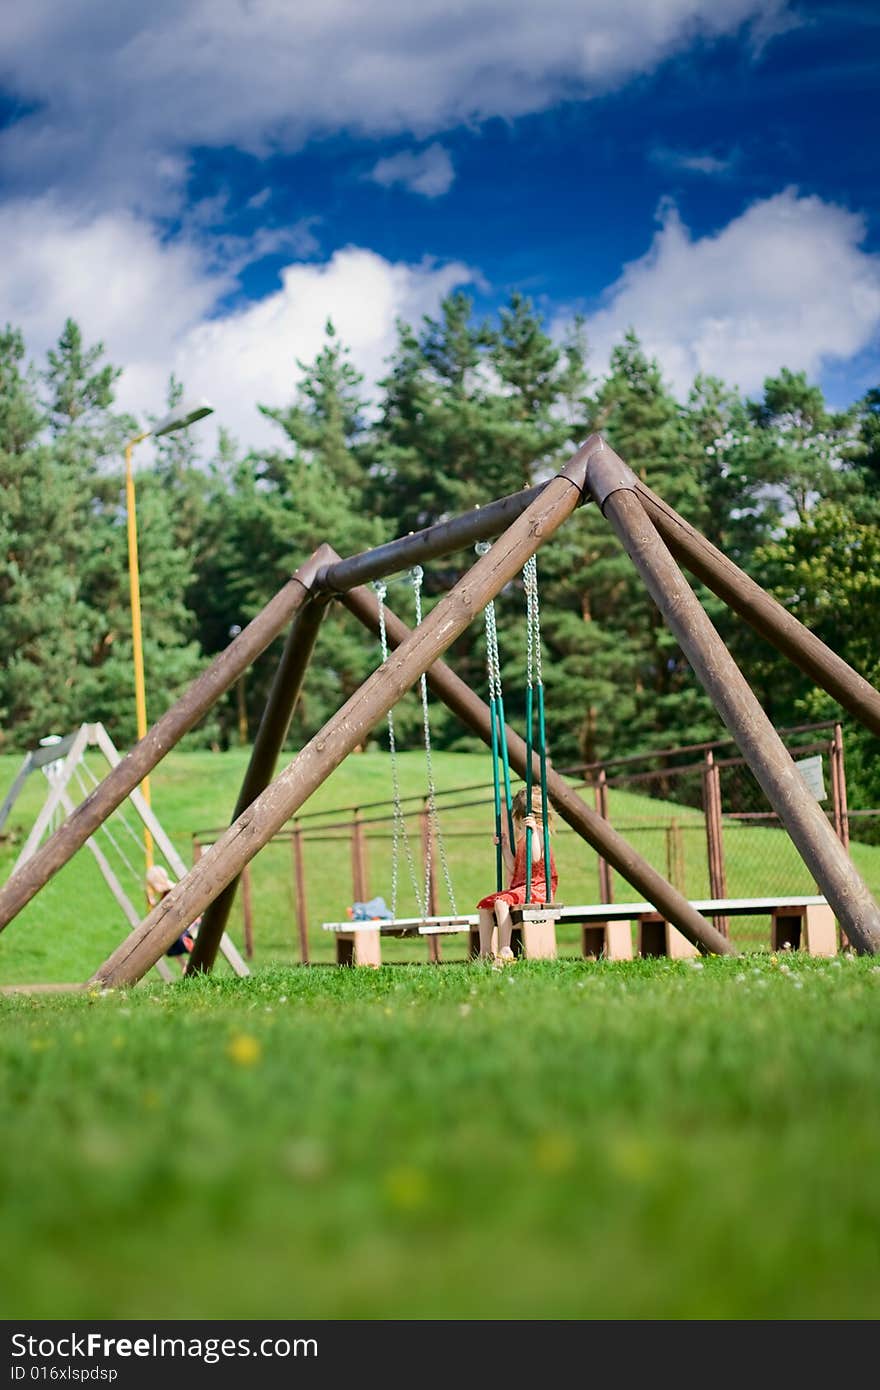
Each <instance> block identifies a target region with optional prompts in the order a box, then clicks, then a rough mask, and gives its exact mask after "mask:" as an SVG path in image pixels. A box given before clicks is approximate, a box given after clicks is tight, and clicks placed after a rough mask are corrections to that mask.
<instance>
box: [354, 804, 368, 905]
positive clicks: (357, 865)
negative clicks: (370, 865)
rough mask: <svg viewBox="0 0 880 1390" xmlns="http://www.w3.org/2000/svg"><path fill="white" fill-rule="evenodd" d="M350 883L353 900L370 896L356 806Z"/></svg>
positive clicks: (361, 901)
mask: <svg viewBox="0 0 880 1390" xmlns="http://www.w3.org/2000/svg"><path fill="white" fill-rule="evenodd" d="M351 883H352V888H353V890H354V901H355V902H356V903H365V902H366V901H367V899H368V898H369V896H370V895H369V891H368V889H367V847H366V843H365V841H364V824H363V820H362V818H361V813H360V807H357V806H356V807H355V812H354V820H353V821H352V823H351Z"/></svg>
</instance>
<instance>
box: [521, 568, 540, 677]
mask: <svg viewBox="0 0 880 1390" xmlns="http://www.w3.org/2000/svg"><path fill="white" fill-rule="evenodd" d="M523 585H524V587H525V591H526V681H527V682H528V684H529V685H531V684H532V675H533V673H534V684H535V685H542V684H543V679H542V673H541V615H540V609H539V604H538V562H537V560H536V559H535V556H534V555H530V556H529V558H528V560H526V562H525V564H524V565H523Z"/></svg>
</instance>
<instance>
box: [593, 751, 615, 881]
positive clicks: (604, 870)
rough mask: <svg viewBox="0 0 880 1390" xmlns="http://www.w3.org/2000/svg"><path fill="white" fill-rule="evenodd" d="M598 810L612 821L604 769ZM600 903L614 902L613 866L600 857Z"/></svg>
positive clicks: (598, 783)
mask: <svg viewBox="0 0 880 1390" xmlns="http://www.w3.org/2000/svg"><path fill="white" fill-rule="evenodd" d="M595 794H596V810H597V811H598V812H599V815H600V816H601V817H602V819H603V820H604V821H610V819H611V818H610V816H609V813H608V774H607V773H606V771H605V769H604V767H600V768H599V775H598V777H597V778H596V793H595ZM599 901H600V903H613V902H614V878H613V875H612V873H611V865H610V864H609V863H608V860H607V859H604V858H603V857H602V855H601V854H600V855H599Z"/></svg>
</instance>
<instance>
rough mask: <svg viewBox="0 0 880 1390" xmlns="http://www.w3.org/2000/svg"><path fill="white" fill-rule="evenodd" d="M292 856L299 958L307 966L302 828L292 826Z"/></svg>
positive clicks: (306, 914) (307, 926) (307, 938)
mask: <svg viewBox="0 0 880 1390" xmlns="http://www.w3.org/2000/svg"><path fill="white" fill-rule="evenodd" d="M290 849H291V854H292V855H293V886H294V901H295V903H296V929H297V933H298V935H299V958H300V960H301V961H302V963H303V965H308V964H309V918H308V909H307V906H306V866H305V861H304V859H303V847H302V826H301V825H297V824H294V827H293V835H292V836H291V839H290Z"/></svg>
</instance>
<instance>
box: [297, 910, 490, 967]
mask: <svg viewBox="0 0 880 1390" xmlns="http://www.w3.org/2000/svg"><path fill="white" fill-rule="evenodd" d="M476 921H477V918H476V916H473V917H467V916H464V917H396V918H394V919H393V920H392V921H387V920H385V919H383V918H381V917H374V918H371V919H370V920H368V921H365V922H324V923H323V928H324V931H332V932H333V933H334V934H335V937H336V964H337V965H371V966H379V965H381V964H382V946H381V941H382V937H383V936H394V937H420V936H439V935H445V934H447V933H458V932H463V931H470V929H471V926H472V924H474V923H476Z"/></svg>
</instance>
